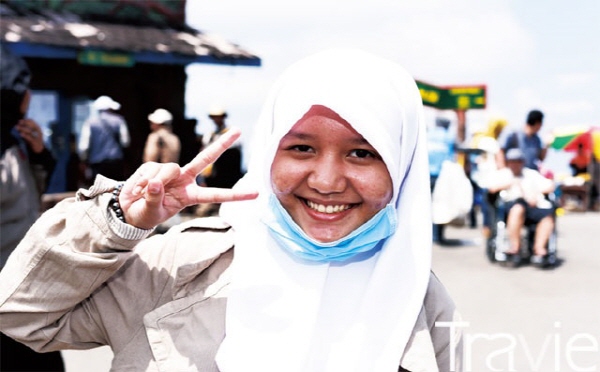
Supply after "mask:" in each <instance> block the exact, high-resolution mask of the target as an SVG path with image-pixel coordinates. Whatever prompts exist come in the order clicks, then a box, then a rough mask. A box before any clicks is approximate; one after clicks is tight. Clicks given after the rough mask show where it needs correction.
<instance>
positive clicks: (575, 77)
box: [556, 72, 598, 86]
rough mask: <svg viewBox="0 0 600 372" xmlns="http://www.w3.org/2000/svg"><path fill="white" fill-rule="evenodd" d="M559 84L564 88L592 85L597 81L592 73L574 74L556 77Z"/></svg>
mask: <svg viewBox="0 0 600 372" xmlns="http://www.w3.org/2000/svg"><path fill="white" fill-rule="evenodd" d="M556 80H557V81H558V83H559V84H561V85H564V86H580V85H585V84H594V83H595V81H596V80H598V74H596V73H593V72H575V73H571V74H560V75H558V76H557V77H556Z"/></svg>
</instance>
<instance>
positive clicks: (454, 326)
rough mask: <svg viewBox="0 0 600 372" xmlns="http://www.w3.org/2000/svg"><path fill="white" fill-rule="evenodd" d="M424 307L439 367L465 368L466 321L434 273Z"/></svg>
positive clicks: (447, 368)
mask: <svg viewBox="0 0 600 372" xmlns="http://www.w3.org/2000/svg"><path fill="white" fill-rule="evenodd" d="M424 309H425V313H426V316H427V323H428V325H429V332H430V334H431V340H432V343H433V348H434V351H435V356H436V361H437V365H438V369H439V371H440V372H445V371H462V357H463V340H462V330H463V328H464V327H465V324H466V323H464V322H462V319H461V317H460V314H459V313H458V311H457V309H456V305H455V304H454V301H452V299H451V298H450V295H449V294H448V292H447V291H446V288H445V287H444V286H443V284H442V283H441V282H440V280H439V279H438V278H437V277H436V276H435V275H434V274H433V273H432V274H431V278H430V281H429V288H428V289H427V294H426V295H425V304H424Z"/></svg>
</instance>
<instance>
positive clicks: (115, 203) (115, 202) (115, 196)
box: [109, 182, 126, 223]
mask: <svg viewBox="0 0 600 372" xmlns="http://www.w3.org/2000/svg"><path fill="white" fill-rule="evenodd" d="M124 184H125V183H124V182H121V183H118V184H117V185H116V186H115V188H114V189H113V192H112V197H111V198H110V203H109V205H110V208H111V209H112V210H113V211H114V212H115V215H116V216H117V218H118V219H119V220H121V221H122V222H123V223H126V222H125V215H124V214H123V210H122V209H121V204H119V195H120V194H121V189H122V188H123V185H124Z"/></svg>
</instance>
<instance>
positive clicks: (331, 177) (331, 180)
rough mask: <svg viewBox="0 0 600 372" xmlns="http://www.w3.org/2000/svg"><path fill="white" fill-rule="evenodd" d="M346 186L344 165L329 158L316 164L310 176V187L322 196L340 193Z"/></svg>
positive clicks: (324, 158) (322, 159)
mask: <svg viewBox="0 0 600 372" xmlns="http://www.w3.org/2000/svg"><path fill="white" fill-rule="evenodd" d="M346 184H347V178H346V175H345V170H344V165H343V164H342V162H339V161H336V160H335V159H332V158H328V157H323V158H321V159H319V161H317V162H315V164H314V167H313V168H312V169H311V171H310V174H309V176H308V186H309V187H310V188H312V189H314V190H316V191H317V192H319V193H321V194H331V193H340V192H342V191H344V190H345V189H346Z"/></svg>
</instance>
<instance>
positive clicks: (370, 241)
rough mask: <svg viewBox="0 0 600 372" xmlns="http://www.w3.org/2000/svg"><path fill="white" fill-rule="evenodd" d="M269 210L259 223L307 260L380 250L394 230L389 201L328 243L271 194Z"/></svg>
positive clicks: (344, 257) (335, 258) (393, 212)
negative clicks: (302, 225)
mask: <svg viewBox="0 0 600 372" xmlns="http://www.w3.org/2000/svg"><path fill="white" fill-rule="evenodd" d="M269 209H270V211H269V212H270V213H269V214H268V215H267V216H265V217H263V219H262V222H263V223H264V224H265V225H267V227H268V228H269V230H270V231H271V234H272V235H273V237H274V238H275V239H276V240H277V241H278V242H279V245H280V246H281V247H283V248H284V249H285V250H286V251H287V252H289V253H291V254H292V255H294V256H296V257H299V258H301V259H304V260H308V261H315V262H332V261H345V260H348V259H350V258H352V257H354V256H355V255H357V254H359V253H363V252H368V251H371V250H373V249H375V248H377V249H380V248H381V244H378V243H379V242H380V241H382V240H384V239H386V238H387V237H389V236H390V235H392V234H393V233H394V232H395V231H396V223H397V218H396V210H395V209H394V207H393V206H392V205H391V204H388V205H387V206H386V207H385V208H383V209H382V210H380V211H379V212H378V213H377V214H375V215H374V216H373V217H371V219H370V220H368V221H367V222H365V223H364V224H363V225H361V226H360V227H358V228H357V229H356V230H354V231H352V232H351V233H350V234H348V235H346V236H345V237H343V238H341V239H338V240H336V241H334V242H328V243H321V242H318V241H316V240H314V239H312V238H311V237H309V236H308V235H306V233H305V232H304V231H303V230H302V229H301V228H300V226H298V225H297V224H296V223H295V222H294V220H292V217H291V216H290V215H289V213H288V212H287V211H286V210H285V209H284V208H283V206H282V205H281V203H280V202H279V200H277V198H276V197H275V196H274V195H271V197H270V200H269Z"/></svg>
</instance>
